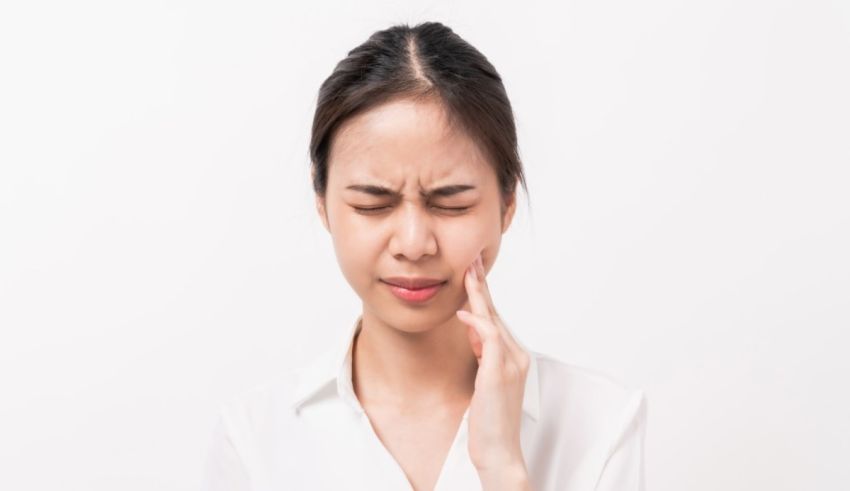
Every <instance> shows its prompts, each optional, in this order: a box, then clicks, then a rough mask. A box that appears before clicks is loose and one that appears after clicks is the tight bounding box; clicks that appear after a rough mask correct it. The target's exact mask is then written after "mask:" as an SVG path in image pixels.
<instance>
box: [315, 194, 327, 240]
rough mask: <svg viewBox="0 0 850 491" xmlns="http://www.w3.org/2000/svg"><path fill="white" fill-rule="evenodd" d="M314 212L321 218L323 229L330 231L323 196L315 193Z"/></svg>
mask: <svg viewBox="0 0 850 491" xmlns="http://www.w3.org/2000/svg"><path fill="white" fill-rule="evenodd" d="M316 212H318V213H319V218H320V219H321V220H322V226H323V227H325V230H327V231H328V232H330V231H331V228H330V225H329V224H328V211H327V206H325V198H323V197H321V196H319V195H316Z"/></svg>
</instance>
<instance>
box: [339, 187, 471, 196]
mask: <svg viewBox="0 0 850 491" xmlns="http://www.w3.org/2000/svg"><path fill="white" fill-rule="evenodd" d="M345 189H352V190H354V191H360V192H362V193H366V194H371V195H372V196H392V197H394V198H397V197H399V196H401V193H399V192H398V191H395V190H394V189H390V188H388V187H384V186H376V185H374V184H352V185H350V186H348V187H346V188H345ZM470 189H475V186H472V185H469V184H451V185H449V186H441V187H438V188H434V189H430V190H426V191H425V192H422V191H420V192H419V194H421V195H422V196H424V197H430V196H438V197H446V196H454V195H455V194H459V193H462V192H464V191H468V190H470Z"/></svg>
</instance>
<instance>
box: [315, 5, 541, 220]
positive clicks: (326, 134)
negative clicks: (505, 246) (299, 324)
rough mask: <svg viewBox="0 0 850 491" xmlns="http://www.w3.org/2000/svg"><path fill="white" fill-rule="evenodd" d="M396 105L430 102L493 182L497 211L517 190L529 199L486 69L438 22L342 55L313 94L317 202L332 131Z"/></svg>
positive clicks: (395, 32)
mask: <svg viewBox="0 0 850 491" xmlns="http://www.w3.org/2000/svg"><path fill="white" fill-rule="evenodd" d="M397 98H410V99H414V100H421V99H428V98H436V99H437V100H438V101H440V102H441V103H442V105H443V107H444V109H445V110H446V111H445V112H446V114H447V118H448V121H449V124H450V126H452V127H458V125H459V127H460V129H461V130H463V131H464V132H465V133H466V134H467V135H468V136H469V137H471V138H472V139H473V141H475V142H476V144H477V145H478V148H479V149H480V150H481V151H482V152H483V153H484V154H485V156H486V157H487V158H488V160H489V162H490V164H491V166H492V167H493V168H494V170H495V172H496V175H497V177H498V182H499V187H500V192H501V198H502V200H501V201H502V211H503V213H504V208H505V206H506V204H507V202H508V200H509V198H512V197H513V196H515V195H514V192H515V190H516V185H517V183H520V184H521V185H522V187H523V189H524V190H525V192H526V196H528V188H527V185H526V180H525V174H524V172H523V167H522V161H521V160H520V156H519V150H518V147H517V136H516V125H515V123H514V115H513V110H512V108H511V104H510V101H509V100H508V96H507V93H506V92H505V87H504V85H503V84H502V78H501V77H500V76H499V74H498V72H496V69H495V68H494V67H493V65H492V64H491V63H490V62H489V61H488V60H487V58H486V57H485V56H484V55H483V54H481V53H480V52H479V51H478V50H477V49H475V48H474V47H473V46H472V45H470V44H469V43H467V42H466V41H465V40H464V39H462V38H461V37H460V36H458V35H457V34H456V33H455V32H454V31H452V29H450V28H449V27H447V26H445V25H443V24H441V23H439V22H423V23H420V24H417V25H415V26H413V27H410V26H409V25H407V24H398V25H394V26H391V27H389V28H388V29H384V30H382V31H377V32H375V33H374V34H372V35H371V36H370V37H369V38H368V39H367V40H366V41H365V42H364V43H363V44H361V45H360V46H357V47H356V48H354V49H352V50H351V51H349V52H348V56H347V57H346V58H344V59H343V60H342V61H340V62H339V63H338V64H337V65H336V67H335V68H334V70H333V73H331V75H330V76H329V77H328V78H327V79H326V80H325V81H324V82H323V83H322V85H321V87H320V89H319V96H318V102H317V105H316V112H315V114H314V116H313V128H312V136H311V140H310V160H311V162H312V179H313V189H314V191H315V192H316V194H317V195H319V196H321V197H324V196H325V193H326V191H327V183H328V156H329V153H330V148H331V142H332V138H333V136H334V133H335V131H336V130H337V129H338V128H339V126H340V125H341V124H342V123H343V122H344V121H345V120H346V119H348V118H351V117H353V116H354V115H356V114H359V113H361V112H364V111H367V110H369V109H370V108H373V107H375V106H377V105H379V104H382V103H385V102H388V101H390V100H392V99H397Z"/></svg>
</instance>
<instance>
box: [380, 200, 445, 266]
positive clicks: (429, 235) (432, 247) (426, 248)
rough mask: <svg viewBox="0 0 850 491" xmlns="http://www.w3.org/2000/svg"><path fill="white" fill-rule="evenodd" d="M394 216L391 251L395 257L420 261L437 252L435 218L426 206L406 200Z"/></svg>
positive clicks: (390, 243)
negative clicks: (423, 257) (434, 228)
mask: <svg viewBox="0 0 850 491" xmlns="http://www.w3.org/2000/svg"><path fill="white" fill-rule="evenodd" d="M399 206H400V207H401V209H400V210H399V212H398V213H395V216H394V217H393V222H392V224H391V227H392V236H391V237H390V242H389V246H388V247H389V251H390V253H391V254H392V255H393V257H395V258H397V259H398V258H400V257H402V256H403V257H405V258H407V259H408V260H410V261H418V260H419V259H420V258H421V257H422V256H425V255H435V254H436V253H437V238H436V236H435V235H434V230H433V227H434V223H433V218H432V217H431V215H430V214H429V213H428V210H426V209H425V207H424V206H423V205H421V204H418V203H410V202H404V203H402V204H401V205H399Z"/></svg>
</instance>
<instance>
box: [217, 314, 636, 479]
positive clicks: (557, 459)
mask: <svg viewBox="0 0 850 491" xmlns="http://www.w3.org/2000/svg"><path fill="white" fill-rule="evenodd" d="M361 319H362V317H358V318H357V321H356V322H355V323H354V324H353V326H352V327H351V328H349V329H347V330H346V336H345V337H343V338H341V340H340V343H339V344H338V345H337V346H335V347H332V348H331V349H329V350H327V351H326V352H325V353H323V354H322V355H321V356H319V357H317V358H316V359H314V360H313V361H312V362H311V363H309V364H307V365H306V366H302V367H299V368H297V369H294V370H291V371H289V372H288V373H285V374H282V375H281V376H280V377H278V378H276V379H274V380H272V381H270V382H267V383H265V384H263V385H261V386H259V387H256V388H254V389H253V390H250V391H247V392H245V393H243V394H240V395H239V396H237V397H234V398H232V399H231V400H229V401H228V402H226V403H224V404H222V406H221V408H220V411H219V415H218V421H217V423H216V425H215V428H214V430H213V432H212V441H211V445H210V446H209V450H208V453H207V458H206V466H205V470H204V475H203V483H202V489H203V491H225V490H227V491H248V490H251V491H282V490H298V491H300V490H325V489H327V490H342V489H345V490H370V491H380V490H411V489H412V486H411V484H410V482H409V481H408V479H407V476H406V475H405V474H404V471H403V470H402V468H401V466H400V465H398V463H397V462H396V460H395V459H394V458H393V457H392V455H391V454H390V453H389V452H388V451H387V449H386V447H385V446H384V445H383V443H382V442H381V441H380V440H379V439H378V436H377V434H376V433H375V431H374V429H373V427H372V425H371V423H370V421H369V417H368V415H367V414H366V413H365V412H364V410H363V408H362V407H361V405H360V403H359V401H358V399H357V397H356V395H355V393H354V389H353V385H352V381H351V360H352V357H351V353H352V345H353V344H352V341H353V339H354V336H355V334H356V333H357V332H358V331H359V329H360V327H361V325H360V320H361ZM511 334H514V332H513V330H511ZM514 338H515V339H516V340H517V342H518V343H519V344H520V345H521V346H522V347H523V349H525V350H526V351H527V352H528V353H529V354H530V355H531V364H530V366H529V370H528V377H527V379H526V384H525V394H524V399H523V402H522V408H523V415H522V421H521V427H520V441H521V445H522V452H523V457H524V458H525V464H526V468H527V470H528V473H529V477H530V479H531V485H532V488H533V489H534V490H536V491H550V490H551V491H556V490H557V491H591V490H596V491H615V490H616V491H644V489H645V488H644V486H645V484H644V483H645V479H644V457H643V447H644V435H645V432H646V402H645V396H644V393H643V391H641V390H637V389H630V388H628V387H625V386H623V385H621V384H620V383H618V382H616V381H615V380H613V379H612V378H610V377H609V376H607V375H605V374H603V373H601V372H598V371H594V370H590V369H587V368H581V367H578V366H575V365H570V364H567V363H565V362H562V361H560V360H558V359H556V358H553V357H551V356H549V355H545V354H542V353H539V352H536V351H532V350H529V349H528V348H527V347H526V346H525V345H524V344H523V343H522V342H521V341H520V340H519V338H517V337H516V335H515V334H514ZM468 412H469V410H468V409H467V412H466V413H465V414H464V416H463V422H462V423H461V424H460V427H459V428H458V430H457V433H456V435H455V438H454V441H453V443H452V445H451V449H450V450H449V453H448V455H447V457H446V460H445V462H444V463H443V467H442V470H441V471H440V474H439V478H438V480H437V484H436V486H435V488H434V489H435V491H448V490H472V489H479V490H480V489H481V483H480V481H479V479H478V473H477V472H476V469H475V467H474V466H473V465H472V462H471V461H470V459H469V454H468V448H467V443H468V440H467V433H466V432H467V424H466V420H467V415H468Z"/></svg>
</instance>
